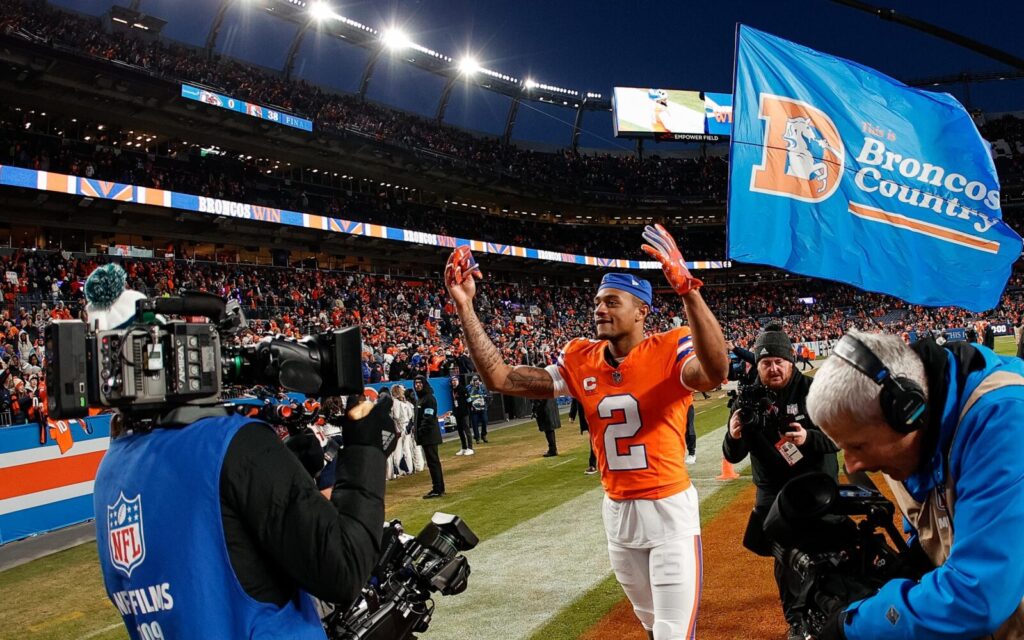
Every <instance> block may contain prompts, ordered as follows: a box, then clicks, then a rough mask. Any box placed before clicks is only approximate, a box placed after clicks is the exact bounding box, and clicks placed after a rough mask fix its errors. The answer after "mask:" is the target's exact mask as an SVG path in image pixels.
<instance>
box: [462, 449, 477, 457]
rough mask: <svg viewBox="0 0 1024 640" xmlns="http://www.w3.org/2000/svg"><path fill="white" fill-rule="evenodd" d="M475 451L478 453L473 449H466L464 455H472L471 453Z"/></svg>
mask: <svg viewBox="0 0 1024 640" xmlns="http://www.w3.org/2000/svg"><path fill="white" fill-rule="evenodd" d="M475 453H476V451H473V450H472V449H466V453H464V454H462V455H466V456H471V455H474V454H475Z"/></svg>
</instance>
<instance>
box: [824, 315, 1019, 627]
mask: <svg viewBox="0 0 1024 640" xmlns="http://www.w3.org/2000/svg"><path fill="white" fill-rule="evenodd" d="M807 406H808V410H809V412H810V415H811V416H813V418H814V419H815V421H816V422H817V423H818V424H820V425H821V428H822V429H823V430H824V431H825V433H827V434H828V435H829V436H830V437H831V438H832V439H833V440H835V442H836V443H837V444H838V445H839V446H840V447H841V448H842V449H843V452H844V453H845V456H846V457H845V461H846V467H847V469H848V470H849V471H851V472H854V471H882V472H883V473H884V474H885V478H886V481H887V482H888V484H889V486H890V488H891V489H892V490H893V494H894V495H895V497H896V502H897V504H898V505H899V507H900V511H901V512H902V513H903V516H904V523H905V527H906V528H907V530H909V531H910V532H911V534H912V535H911V539H910V541H909V542H910V543H911V546H912V548H915V547H916V548H919V549H920V550H922V551H923V552H924V553H925V554H926V555H927V557H928V559H929V560H930V562H929V563H928V564H929V565H930V567H932V569H931V570H930V571H928V572H927V573H925V574H924V575H923V576H922V577H921V578H920V580H906V579H894V580H890V581H889V582H887V583H886V584H885V585H884V586H883V587H882V588H881V589H880V590H879V591H878V593H877V594H875V595H874V596H872V597H869V598H866V599H862V600H859V601H857V602H854V603H852V604H850V605H849V606H847V607H846V608H845V610H842V611H839V612H836V613H835V614H834V615H833V617H832V618H831V619H830V620H829V621H828V623H827V624H826V627H825V629H824V630H823V632H822V633H821V634H820V635H819V636H818V637H819V638H824V639H826V640H836V639H842V638H849V639H850V640H859V639H861V638H872V639H875V638H877V639H878V640H886V639H888V638H935V639H954V638H962V639H972V638H990V637H991V638H997V639H1000V640H1003V639H1012V638H1024V541H1022V540H1024V538H1022V537H1021V529H1022V527H1024V476H1022V475H1021V460H1022V459H1024V362H1021V360H1019V359H1017V358H1011V357H1002V356H998V355H996V354H995V353H993V352H992V351H991V350H989V349H987V348H985V347H983V346H981V345H978V344H970V343H964V342H959V343H952V344H948V343H947V345H946V346H945V348H943V347H940V346H939V345H938V344H937V343H936V341H935V340H934V339H932V338H926V339H923V340H919V341H918V342H916V343H915V344H914V345H913V346H910V345H907V344H905V343H904V342H903V341H902V340H901V339H900V338H899V337H897V336H890V335H877V334H865V333H861V332H857V331H851V332H850V333H848V334H847V335H845V336H844V337H843V338H842V340H840V342H839V343H838V344H836V347H835V351H834V353H833V355H832V356H831V357H830V358H828V360H826V361H825V363H824V364H823V365H822V367H821V368H820V369H819V371H818V375H817V376H816V378H815V381H814V385H813V386H812V388H811V393H810V396H809V397H808V399H807Z"/></svg>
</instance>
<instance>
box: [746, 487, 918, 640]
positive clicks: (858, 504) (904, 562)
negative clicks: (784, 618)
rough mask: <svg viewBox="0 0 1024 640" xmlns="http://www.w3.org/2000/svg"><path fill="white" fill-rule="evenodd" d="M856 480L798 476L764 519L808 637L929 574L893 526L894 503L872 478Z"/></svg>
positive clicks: (775, 554) (785, 489)
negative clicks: (894, 585) (897, 585)
mask: <svg viewBox="0 0 1024 640" xmlns="http://www.w3.org/2000/svg"><path fill="white" fill-rule="evenodd" d="M851 479H854V480H855V481H856V483H857V484H838V483H836V481H835V480H834V479H833V478H832V477H830V476H829V475H828V474H825V473H819V472H814V473H807V474H804V475H801V476H798V477H796V478H793V479H792V480H790V481H789V482H787V483H786V485H785V486H784V487H783V488H782V491H781V492H779V495H778V496H777V497H776V499H775V503H774V504H773V505H772V507H771V510H770V511H769V512H768V516H767V517H766V518H765V521H764V530H765V533H766V534H768V536H769V537H771V539H772V540H774V541H775V542H774V545H773V547H774V548H773V555H774V556H775V558H776V559H777V560H778V561H779V562H780V563H781V564H782V567H783V574H784V581H785V588H786V589H788V590H789V591H790V592H791V593H792V594H793V595H794V596H796V607H797V609H798V610H800V612H801V617H802V625H803V627H804V629H803V630H804V635H805V636H806V637H808V638H814V637H817V635H818V634H819V633H820V632H821V630H822V627H823V626H824V624H825V622H826V620H827V619H828V617H829V616H830V615H831V614H832V613H834V612H836V611H837V610H840V609H842V608H845V607H846V605H847V604H849V603H850V602H853V601H856V600H861V599H863V598H866V597H869V596H871V595H873V594H874V593H875V592H876V591H878V589H879V588H880V587H881V586H882V585H883V584H885V583H886V582H888V581H889V580H892V579H894V578H901V577H902V578H918V577H920V575H921V574H922V573H923V570H922V568H921V565H920V564H919V562H918V560H917V559H916V558H915V556H914V554H913V553H912V552H911V551H910V549H908V547H907V543H906V541H905V540H904V538H903V537H902V536H901V535H900V533H899V531H898V530H897V528H896V526H895V524H894V523H893V516H894V514H895V506H894V505H893V503H892V502H890V501H889V500H887V499H886V498H885V496H883V495H882V494H881V493H880V492H879V491H878V489H877V488H876V487H875V485H874V483H872V482H871V480H870V478H868V477H867V475H865V474H863V473H861V474H854V475H852V476H851Z"/></svg>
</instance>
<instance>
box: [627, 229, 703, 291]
mask: <svg viewBox="0 0 1024 640" xmlns="http://www.w3.org/2000/svg"><path fill="white" fill-rule="evenodd" d="M644 240H646V241H647V243H648V244H645V245H643V246H642V247H640V248H641V249H643V250H644V252H645V253H646V254H647V255H649V256H651V257H652V258H654V259H655V260H657V261H658V262H660V263H661V270H662V271H664V272H665V278H666V279H668V283H669V284H670V285H672V288H673V289H675V291H676V293H678V294H679V295H685V294H687V293H690V292H691V291H695V290H697V289H699V288H700V287H701V286H702V285H703V284H704V283H703V282H702V281H701V280H699V279H698V278H694V277H693V275H692V274H691V273H690V270H689V269H687V268H686V262H684V261H683V254H682V253H680V251H679V247H677V246H676V241H675V240H673V239H672V236H671V235H669V232H668V231H666V230H665V227H663V226H661V225H660V224H656V225H654V226H653V227H652V226H650V225H647V226H646V227H644Z"/></svg>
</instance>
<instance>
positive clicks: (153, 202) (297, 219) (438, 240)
mask: <svg viewBox="0 0 1024 640" xmlns="http://www.w3.org/2000/svg"><path fill="white" fill-rule="evenodd" d="M0 185H6V186H11V187H24V188H28V189H38V190H40V191H53V192H57V193H66V194H70V195H77V196H83V197H87V198H102V199H104V200H116V201H118V202H131V203H136V204H144V205H150V206H156V207H165V208H169V209H181V210H184V211H195V212H198V213H204V214H208V215H214V216H227V217H231V218H241V219H243V220H253V221H256V222H270V223H274V224H285V225H289V226H293V227H304V228H306V229H317V230H321V231H326V232H329V233H344V234H348V235H354V236H366V237H369V238H381V239H384V240H394V241H397V242H411V243H414V244H422V245H428V246H432V247H442V248H446V249H453V248H455V247H457V246H461V245H467V246H469V247H470V248H471V249H472V250H473V251H476V252H478V253H491V254H495V255H504V256H515V257H519V258H526V259H529V260H549V261H554V262H564V263H568V264H580V265H593V266H601V267H610V268H615V269H636V270H645V269H646V270H650V269H659V270H660V269H661V264H660V263H658V262H656V261H653V260H649V261H641V260H625V259H621V258H596V257H593V256H581V255H576V254H573V253H562V252H557V251H548V250H545V249H533V248H530V247H519V246H516V245H511V244H499V243H495V242H486V241H483V240H469V239H466V238H456V237H453V236H446V235H442V234H439V233H427V232H425V231H414V230H412V229H399V228H396V227H386V226H384V225H380V224H371V223H368V222H356V221H353V220H344V219H342V218H331V217H328V216H321V215H317V214H313V213H301V212H299V211H289V210H288V209H277V208H274V207H265V206H260V205H254V204H246V203H244V202H233V201H230V200H221V199H219V198H209V197H206V196H196V195H191V194H187V193H178V192H176V191H167V190H164V189H154V188H151V187H136V186H133V185H127V184H120V183H118V182H105V181H102V180H94V179H91V178H82V177H77V176H69V175H65V174H61V173H51V172H48V171H36V170H35V169H23V168H21V167H11V166H5V165H0ZM637 242H638V243H639V242H640V238H639V237H638V238H637ZM638 246H639V245H638ZM729 265H730V263H729V262H727V261H707V260H703V261H697V262H687V263H686V266H687V268H689V269H725V268H728V267H729Z"/></svg>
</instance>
